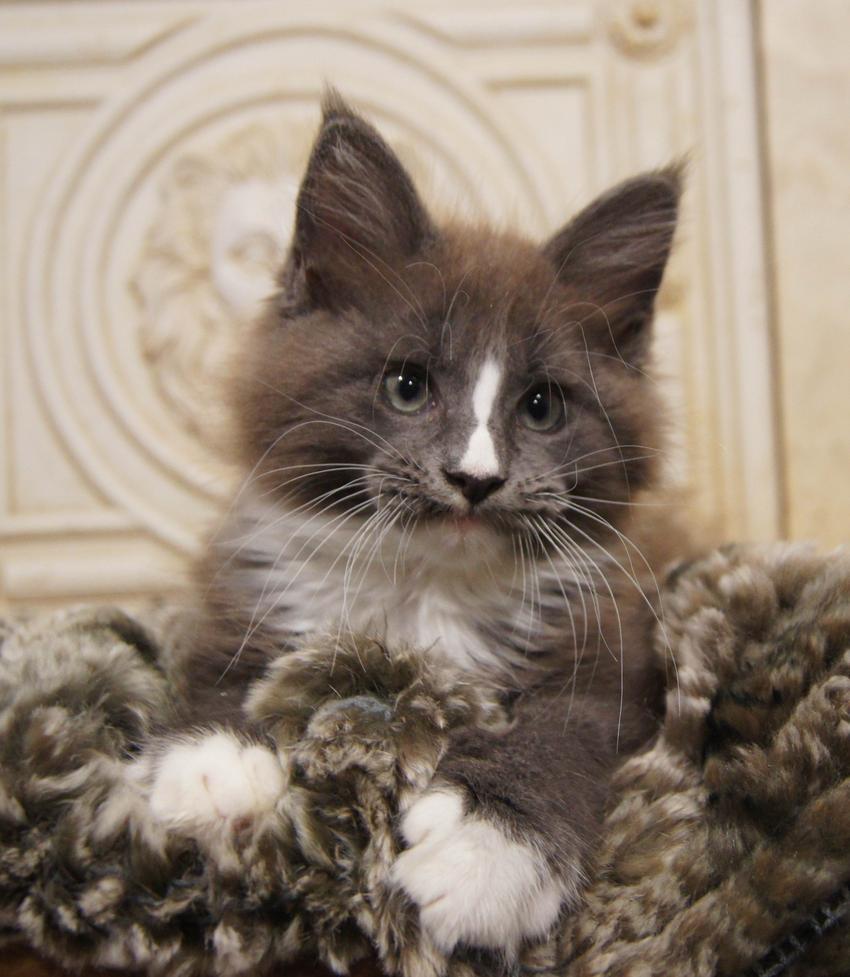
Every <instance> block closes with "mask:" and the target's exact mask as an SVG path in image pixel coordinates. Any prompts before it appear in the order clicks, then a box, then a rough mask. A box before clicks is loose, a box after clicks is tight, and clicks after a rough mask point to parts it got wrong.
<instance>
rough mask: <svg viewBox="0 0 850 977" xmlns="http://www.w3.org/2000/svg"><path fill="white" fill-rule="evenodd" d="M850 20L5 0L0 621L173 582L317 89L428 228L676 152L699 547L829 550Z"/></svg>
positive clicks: (222, 482)
mask: <svg viewBox="0 0 850 977" xmlns="http://www.w3.org/2000/svg"><path fill="white" fill-rule="evenodd" d="M815 8H817V11H818V14H817V16H816V15H815V14H814V13H813V11H814V10H815ZM848 10H850V8H848V6H847V5H846V4H844V3H843V2H842V0H830V2H824V0H819V2H818V4H815V5H812V4H805V3H803V2H802V0H797V2H793V0H778V2H777V0H765V2H763V3H761V4H760V5H753V4H751V3H748V2H745V0H598V2H592V0H526V2H522V3H520V2H518V0H487V2H484V0H390V2H377V0H362V2H361V0H314V2H311V3H307V2H303V0H299V2H294V0H293V2H282V0H275V2H270V0H204V2H200V0H185V2H184V0H168V2H166V0H123V2H119V0H93V2H73V3H71V2H66V3H61V2H60V3H41V2H0V272H1V273H2V277H0V310H2V312H0V315H2V320H0V325H1V326H2V328H0V365H2V374H0V384H2V386H0V396H2V404H3V412H4V414H3V416H4V423H3V425H2V427H0V459H2V475H3V479H2V482H0V605H3V604H6V605H19V604H26V603H33V602H38V603H62V602H68V601H73V600H79V599H91V598H98V599H100V598H103V599H112V598H119V599H128V598H132V597H135V596H138V595H141V594H145V593H150V592H153V591H157V590H161V589H163V586H164V584H169V583H173V584H174V585H177V584H178V582H179V580H180V578H181V571H182V567H183V565H184V563H185V560H186V556H187V554H190V553H191V552H192V551H193V550H194V548H195V547H196V545H197V540H198V539H199V537H200V534H201V533H202V532H203V529H204V527H205V526H206V525H207V524H209V522H210V521H211V520H212V519H213V518H214V515H215V512H216V511H217V508H218V506H219V505H220V504H221V500H222V498H224V497H225V496H226V493H227V486H228V485H229V483H230V481H231V475H230V473H228V472H227V471H226V470H224V469H223V468H222V467H221V466H220V465H218V464H217V463H216V461H215V460H214V459H215V451H214V442H215V438H216V435H215V432H216V430H217V429H218V427H219V408H218V406H217V404H218V399H217V397H216V394H215V379H216V376H217V374H218V373H219V371H220V369H221V365H222V363H223V361H224V360H225V359H226V355H227V350H228V349H229V347H230V345H231V344H232V343H233V341H234V340H237V341H238V336H239V332H240V329H241V328H242V327H243V326H244V324H245V323H246V321H248V320H249V319H250V317H251V315H252V314H253V312H254V310H255V309H256V307H257V304H258V303H259V302H260V301H261V300H262V298H263V296H264V295H266V294H267V292H268V290H269V282H270V274H271V269H272V268H273V267H274V265H275V263H276V261H277V260H278V259H279V257H280V255H281V253H282V250H283V248H284V247H285V244H286V235H287V233H288V228H289V226H290V223H291V220H292V212H293V203H294V196H295V192H296V188H297V183H298V178H299V173H300V170H301V168H302V166H303V164H304V161H305V158H306V153H307V150H308V148H309V143H310V138H311V135H312V132H313V129H314V127H315V124H316V121H317V118H318V111H317V101H318V96H319V94H320V91H321V89H322V86H323V83H324V82H325V81H326V80H328V81H332V82H333V83H334V84H335V85H337V86H338V87H339V88H340V89H341V90H342V91H343V93H344V94H345V95H346V96H348V97H349V98H351V99H352V100H353V101H354V102H355V103H356V104H357V105H359V106H360V107H362V108H363V109H364V110H365V111H366V112H367V113H368V114H369V115H370V116H371V117H373V118H374V119H376V120H377V122H378V123H379V125H380V126H381V128H382V129H383V130H384V131H385V132H386V133H387V134H388V135H389V136H390V138H391V140H392V141H393V143H394V144H395V145H396V147H397V148H398V150H399V152H400V153H401V154H402V156H403V157H404V158H405V159H406V161H407V162H408V164H409V165H410V167H411V168H412V169H413V170H414V171H415V173H416V175H417V177H418V178H419V180H420V182H423V183H424V184H425V185H426V187H427V188H428V191H429V194H430V195H431V196H432V197H433V198H434V199H435V200H438V201H439V202H440V204H441V205H442V206H449V207H452V208H454V209H461V210H466V211H468V212H470V213H473V214H486V215H488V216H489V217H491V218H493V219H496V220H501V221H511V222H519V223H520V224H521V225H523V226H524V227H525V228H526V229H527V230H528V231H529V232H531V233H535V234H540V235H542V234H545V233H547V232H549V231H551V230H552V229H554V228H555V227H556V226H558V225H559V224H560V223H561V222H562V221H563V220H564V219H565V218H566V217H567V216H568V215H569V214H570V213H571V212H573V211H574V210H575V209H576V208H578V207H579V206H580V205H582V204H583V203H584V202H586V201H587V200H588V199H589V198H590V197H591V196H592V195H593V194H594V193H596V192H597V191H599V190H600V189H602V188H604V187H605V186H606V185H608V184H609V183H611V182H612V181H614V180H616V179H618V178H620V177H622V176H626V175H628V174H631V173H633V172H635V171H638V170H640V169H644V168H648V167H652V166H656V165H659V164H662V163H664V162H666V161H668V160H669V159H671V158H673V157H677V156H680V155H682V154H685V153H689V154H690V156H691V175H690V182H689V190H688V194H687V200H686V216H685V220H684V227H683V232H682V234H681V240H680V244H679V248H678V250H677V254H676V257H675V260H674V262H673V265H672V267H671V269H670V274H669V275H668V277H667V280H666V283H665V287H664V292H663V296H662V301H661V308H660V315H659V336H660V350H661V361H662V373H663V377H662V382H663V384H664V385H665V388H666V389H667V392H668V395H669V397H670V398H671V399H672V401H673V402H674V404H675V405H676V408H677V414H678V417H679V419H680V424H679V428H678V431H677V435H676V438H675V443H674V445H673V446H672V448H671V452H670V458H669V468H670V471H671V476H672V477H673V478H674V479H676V480H677V481H678V482H679V483H680V484H682V486H683V487H685V488H687V489H688V491H689V498H690V501H689V503H688V506H689V510H690V511H689V515H690V516H691V517H692V518H693V520H694V521H698V522H699V523H701V524H703V525H705V526H707V527H708V530H709V532H710V533H711V534H712V535H713V536H715V537H717V538H726V539H744V538H759V539H762V538H771V537H776V536H780V535H794V536H811V537H816V538H819V539H820V540H821V541H822V542H826V543H831V542H838V541H840V540H841V539H843V538H845V537H846V536H847V516H848V513H850V501H848V495H849V494H850V493H848V492H847V490H846V486H847V484H848V482H850V439H848V435H847V433H846V430H845V428H846V424H845V417H844V415H845V414H846V411H847V406H848V394H847V382H846V380H845V378H844V372H845V369H844V364H845V363H846V362H847V360H848V356H847V354H848V353H850V338H848V337H849V336H850V331H848V328H847V314H846V303H845V301H844V300H843V299H842V298H841V296H842V295H843V296H844V299H846V296H847V289H846V286H845V282H844V278H845V277H846V273H845V274H844V275H842V272H843V271H844V269H843V267H842V265H846V255H847V253H848V249H847V247H846V239H847V218H848V178H847V171H848V162H850V136H848V128H847V122H846V119H847V112H846V106H847V105H848V104H850V91H848V88H849V87H850V80H848V79H850V70H848V68H847V65H846V56H845V42H846V41H847V40H848V39H850V16H848ZM830 107H831V108H830ZM842 245H845V246H842Z"/></svg>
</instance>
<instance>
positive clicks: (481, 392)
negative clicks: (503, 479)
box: [460, 357, 502, 478]
mask: <svg viewBox="0 0 850 977" xmlns="http://www.w3.org/2000/svg"><path fill="white" fill-rule="evenodd" d="M501 379H502V371H501V369H500V368H499V366H498V364H497V363H496V361H495V360H494V359H493V358H492V357H488V358H487V359H486V360H485V361H484V364H483V366H482V367H481V372H480V373H479V374H478V379H477V380H476V381H475V388H474V390H473V391H472V412H473V414H474V415H475V420H476V422H477V423H476V426H475V428H474V430H473V432H472V434H471V435H470V438H469V443H468V444H467V446H466V451H465V452H464V455H463V458H461V460H460V467H461V470H462V471H464V472H466V473H467V474H468V475H475V476H477V477H479V478H482V477H486V476H487V475H497V474H498V473H499V459H498V457H497V456H496V445H495V444H494V443H493V437H492V435H491V434H490V430H489V427H488V425H489V423H490V415H491V414H492V412H493V404H494V403H495V402H496V394H497V393H498V392H499V383H500V381H501Z"/></svg>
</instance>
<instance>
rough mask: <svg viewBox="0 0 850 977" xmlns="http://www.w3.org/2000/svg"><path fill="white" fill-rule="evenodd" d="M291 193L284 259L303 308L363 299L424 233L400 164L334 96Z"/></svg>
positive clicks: (426, 228) (423, 218)
mask: <svg viewBox="0 0 850 977" xmlns="http://www.w3.org/2000/svg"><path fill="white" fill-rule="evenodd" d="M322 109H323V117H322V125H321V129H320V130H319V134H318V136H317V137H316V142H315V144H314V145H313V151H312V153H311V155H310V161H309V163H308V164H307V172H306V173H305V175H304V180H303V182H302V184H301V189H300V191H299V194H298V202H297V211H296V218H295V234H294V238H293V244H292V256H291V262H292V264H293V266H294V267H293V275H294V277H296V278H297V280H298V281H299V283H300V284H299V286H298V287H299V288H300V290H301V291H302V292H305V293H306V294H305V295H302V296H301V298H302V300H304V299H306V300H307V302H308V303H309V304H310V305H314V306H315V305H322V306H326V307H328V308H338V307H341V306H344V305H346V304H350V303H355V304H356V303H357V302H358V300H361V299H364V298H366V297H367V296H368V293H369V291H370V290H371V289H374V288H376V287H378V283H379V282H380V281H384V282H386V281H387V279H389V278H392V276H393V272H392V268H393V267H394V266H397V265H399V264H400V263H402V262H404V260H405V259H407V258H409V257H410V256H411V255H413V254H415V253H416V252H417V251H418V250H419V249H420V248H421V246H422V244H423V243H424V241H425V240H426V238H427V237H428V236H429V235H430V234H431V225H430V222H429V220H428V216H427V214H426V212H425V208H424V207H423V205H422V203H421V202H420V200H419V196H418V195H417V193H416V190H415V189H414V186H413V183H412V182H411V179H410V177H409V176H408V174H407V172H406V170H405V169H404V167H403V166H402V164H401V162H400V160H399V159H398V157H397V156H396V155H395V153H394V152H393V151H392V150H391V149H390V147H389V146H388V145H387V144H386V143H385V142H384V140H383V139H382V138H381V137H380V135H379V134H378V132H377V131H376V130H375V129H374V128H373V127H372V126H371V125H369V123H368V122H366V121H365V120H364V119H362V118H360V116H359V115H357V114H356V113H355V112H353V111H352V110H351V109H350V108H349V107H348V106H347V105H346V104H345V102H344V101H343V100H342V99H341V98H340V97H339V95H337V94H336V93H335V92H333V91H331V92H329V93H328V94H327V95H326V96H325V98H324V101H323V103H322Z"/></svg>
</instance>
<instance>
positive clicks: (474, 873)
mask: <svg viewBox="0 0 850 977" xmlns="http://www.w3.org/2000/svg"><path fill="white" fill-rule="evenodd" d="M401 831H402V835H403V836H404V839H405V841H407V843H408V844H409V845H410V847H409V848H408V850H407V851H405V852H403V853H402V854H401V855H400V856H399V857H398V859H397V860H396V863H395V865H394V867H393V881H394V882H395V883H396V885H398V886H399V887H401V888H402V889H403V890H404V891H405V892H406V893H407V895H408V896H409V897H410V898H411V899H412V900H413V901H414V902H415V903H416V904H417V905H418V906H419V911H420V919H421V922H422V926H423V928H424V929H425V930H426V931H427V932H428V934H429V935H430V936H431V938H432V939H433V940H434V942H435V943H436V945H437V946H438V947H439V948H440V949H441V950H443V951H445V952H446V953H450V952H451V951H452V950H453V949H454V947H455V946H456V945H457V944H458V943H465V944H468V945H470V946H478V947H486V948H488V949H491V950H498V951H501V952H502V953H504V954H505V955H506V956H509V957H511V956H514V955H515V954H516V951H517V949H518V947H519V945H520V943H521V942H522V941H523V940H524V939H530V938H539V937H542V936H545V934H546V933H547V932H548V931H549V929H550V928H551V927H552V925H553V923H554V922H555V920H556V919H557V918H558V914H559V912H560V909H561V906H562V905H563V904H564V902H565V901H567V900H569V899H570V898H571V897H572V898H574V897H575V894H576V890H577V887H576V886H575V885H570V884H569V883H565V882H564V881H562V880H560V879H558V878H556V877H555V876H554V875H553V873H552V871H551V869H550V868H549V866H548V865H547V863H546V861H545V859H544V858H543V857H542V856H541V855H540V854H539V853H538V852H536V851H535V850H534V849H533V848H532V847H531V846H530V845H526V844H523V843H522V842H518V841H514V840H513V839H511V838H509V837H508V836H507V835H506V834H505V833H504V832H503V831H502V830H501V828H499V827H498V826H497V825H495V824H493V823H492V822H490V821H487V820H485V819H484V818H482V817H480V816H478V815H475V814H467V813H464V798H463V794H462V793H461V792H460V791H458V790H455V789H453V788H451V787H448V786H446V787H439V788H432V789H431V790H429V791H427V792H426V793H425V794H424V795H423V796H422V797H421V798H419V799H418V800H417V801H415V802H414V803H413V805H412V806H411V807H410V808H409V810H408V811H407V813H406V814H405V815H404V818H403V820H402V824H401Z"/></svg>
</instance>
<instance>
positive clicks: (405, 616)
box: [239, 503, 533, 672]
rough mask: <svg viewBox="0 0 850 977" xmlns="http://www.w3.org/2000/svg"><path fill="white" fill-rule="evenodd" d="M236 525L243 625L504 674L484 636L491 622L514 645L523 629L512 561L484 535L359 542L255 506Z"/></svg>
mask: <svg viewBox="0 0 850 977" xmlns="http://www.w3.org/2000/svg"><path fill="white" fill-rule="evenodd" d="M242 519H244V522H243V524H242V526H241V527H240V528H241V530H242V531H243V532H244V533H245V535H244V536H243V537H242V544H241V545H242V553H243V554H246V553H247V554H249V555H250V568H249V569H243V570H241V571H239V573H240V575H241V580H240V584H239V585H240V588H241V589H243V590H244V591H245V593H246V596H247V595H250V596H249V598H248V599H253V600H254V602H255V612H254V623H253V625H252V626H253V627H257V628H260V627H262V628H263V629H265V630H269V629H279V630H280V631H281V633H282V634H286V635H291V634H292V633H297V634H307V633H310V632H316V631H321V632H327V631H333V630H339V631H356V632H359V633H366V634H371V635H373V636H376V637H379V638H381V639H382V640H384V641H385V642H386V643H387V644H388V646H389V647H390V648H392V647H394V646H399V645H414V646H416V647H419V648H422V649H423V650H425V651H427V652H429V653H431V654H435V655H440V656H443V657H445V658H446V659H448V660H450V661H452V662H453V663H454V664H455V665H456V666H458V667H461V668H464V669H468V670H475V671H486V672H500V671H504V670H505V669H506V668H508V667H509V666H510V661H509V660H506V657H505V654H504V650H503V649H500V648H498V647H496V645H497V642H495V641H494V639H493V637H492V633H493V631H494V629H495V628H497V627H498V626H499V623H498V622H502V626H503V622H511V624H510V629H512V630H513V631H514V632H515V635H512V638H514V640H515V641H516V643H521V642H522V640H523V636H526V637H527V635H528V633H529V631H530V630H532V629H533V621H532V620H531V616H532V613H531V603H530V600H525V599H524V597H523V587H522V574H521V572H520V571H519V570H518V569H517V567H516V565H515V560H514V556H513V553H512V552H511V549H510V547H509V546H508V547H506V546H505V544H504V542H503V541H502V540H500V539H498V538H497V537H496V536H495V535H494V534H493V533H491V532H490V531H489V530H488V529H486V528H483V527H473V528H471V529H470V528H468V527H467V528H466V529H460V528H455V527H452V526H450V525H447V526H444V527H436V526H433V525H431V526H429V527H427V528H425V529H420V530H416V531H414V533H413V534H412V535H411V534H405V532H403V531H402V530H401V529H393V530H391V531H389V532H387V534H386V535H385V536H384V537H383V539H381V540H380V541H379V540H377V539H371V540H366V541H364V540H363V539H362V538H360V539H358V537H357V532H358V527H354V528H349V527H348V526H345V525H343V526H340V525H339V524H338V523H337V524H335V523H334V520H333V517H326V518H325V517H322V518H320V519H317V518H315V517H313V518H310V519H305V518H303V517H302V516H299V515H297V514H292V513H287V512H285V511H282V510H280V509H272V508H271V507H269V506H260V505H258V504H256V503H254V504H252V505H250V506H248V507H246V508H245V509H243V512H242ZM352 521H353V520H352ZM526 596H528V595H526Z"/></svg>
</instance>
